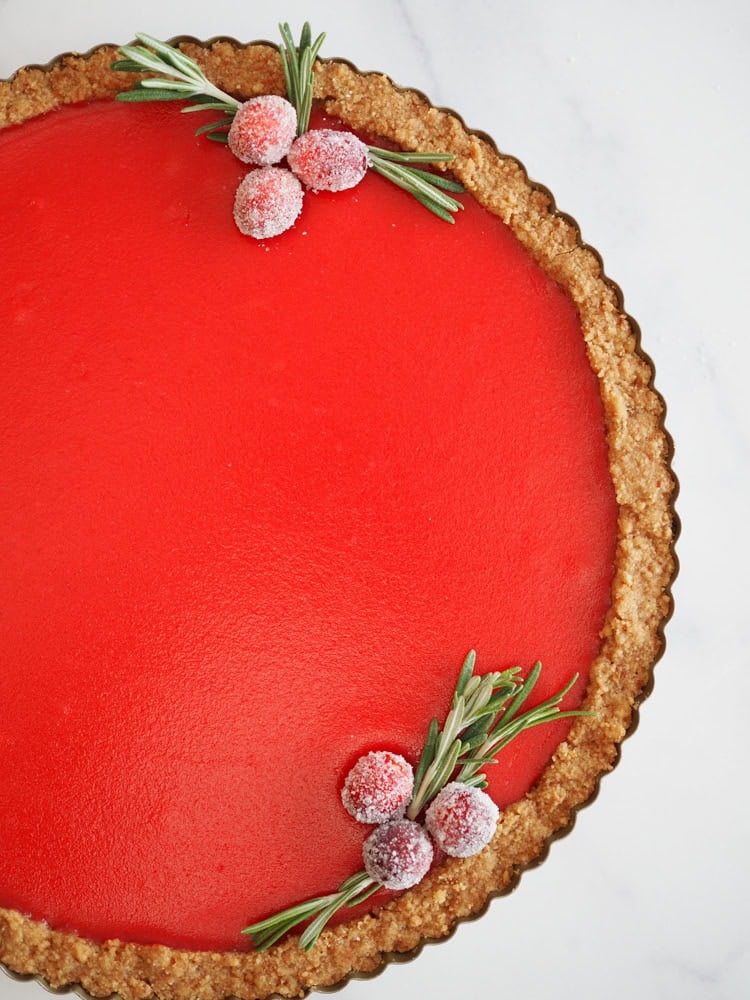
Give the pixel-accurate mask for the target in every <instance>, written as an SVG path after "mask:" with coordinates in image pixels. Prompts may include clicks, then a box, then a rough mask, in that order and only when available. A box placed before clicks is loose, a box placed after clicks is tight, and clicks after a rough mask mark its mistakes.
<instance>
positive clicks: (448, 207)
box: [370, 157, 463, 222]
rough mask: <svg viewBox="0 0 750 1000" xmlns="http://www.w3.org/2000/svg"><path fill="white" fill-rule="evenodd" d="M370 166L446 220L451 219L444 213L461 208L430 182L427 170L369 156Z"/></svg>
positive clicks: (459, 203) (457, 202) (459, 204)
mask: <svg viewBox="0 0 750 1000" xmlns="http://www.w3.org/2000/svg"><path fill="white" fill-rule="evenodd" d="M370 166H371V167H372V169H373V170H375V171H376V172H377V173H379V174H381V175H382V176H383V177H386V178H387V179H388V180H389V181H391V182H392V183H393V184H396V185H397V186H398V187H400V188H403V189H404V190H405V191H408V192H409V194H411V195H413V196H414V197H415V198H416V199H417V201H419V202H420V203H421V204H422V205H424V206H425V208H429V209H430V211H432V212H434V213H435V214H436V215H439V216H440V218H442V219H445V220H446V221H451V222H452V221H453V220H452V219H451V218H449V217H447V216H446V213H448V212H456V211H458V210H459V209H462V208H463V205H462V204H461V202H460V201H456V200H455V199H454V198H451V197H449V196H448V195H447V194H443V192H442V191H440V190H438V189H437V188H435V187H434V186H432V185H431V184H430V177H432V176H433V175H432V174H430V173H429V172H428V171H425V170H417V169H416V168H415V167H407V166H405V165H404V164H401V163H392V162H390V161H385V160H379V159H378V158H377V157H371V158H370Z"/></svg>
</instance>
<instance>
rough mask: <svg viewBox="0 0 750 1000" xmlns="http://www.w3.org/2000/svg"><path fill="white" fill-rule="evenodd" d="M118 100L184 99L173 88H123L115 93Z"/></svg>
mask: <svg viewBox="0 0 750 1000" xmlns="http://www.w3.org/2000/svg"><path fill="white" fill-rule="evenodd" d="M115 99H116V100H118V101H130V102H134V103H135V102H137V101H184V100H185V94H180V93H178V92H176V91H174V90H155V89H154V90H140V89H135V88H133V90H123V91H122V92H121V93H119V94H117V95H116V98H115Z"/></svg>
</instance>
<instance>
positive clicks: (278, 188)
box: [234, 167, 303, 240]
mask: <svg viewBox="0 0 750 1000" xmlns="http://www.w3.org/2000/svg"><path fill="white" fill-rule="evenodd" d="M302 198H303V191H302V185H301V184H300V182H299V181H298V180H297V178H296V177H295V176H294V174H292V173H290V171H288V170H284V169H282V168H281V167H260V168H259V169H258V170H251V171H250V173H249V174H248V175H247V176H246V177H245V178H244V179H243V180H242V181H241V182H240V186H239V187H238V188H237V193H236V195H235V197H234V221H235V222H236V223H237V228H238V229H239V230H240V232H241V233H244V234H245V236H253V237H254V238H255V239H256V240H264V239H269V238H270V237H271V236H278V235H279V233H283V232H284V231H285V230H286V229H289V228H290V226H292V225H294V220H295V219H296V218H297V216H298V215H299V213H300V212H301V211H302Z"/></svg>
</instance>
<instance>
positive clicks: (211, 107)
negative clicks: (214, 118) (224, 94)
mask: <svg viewBox="0 0 750 1000" xmlns="http://www.w3.org/2000/svg"><path fill="white" fill-rule="evenodd" d="M194 100H195V104H190V105H188V107H186V108H180V110H181V111H182V113H183V114H190V113H191V112H193V111H226V112H227V114H229V112H230V111H231V112H232V117H234V111H235V109H234V108H232V107H230V105H228V104H225V103H224V101H216V100H214V99H213V98H212V97H205V96H199V97H195V98H194Z"/></svg>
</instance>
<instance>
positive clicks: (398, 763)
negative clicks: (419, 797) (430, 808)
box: [341, 750, 414, 823]
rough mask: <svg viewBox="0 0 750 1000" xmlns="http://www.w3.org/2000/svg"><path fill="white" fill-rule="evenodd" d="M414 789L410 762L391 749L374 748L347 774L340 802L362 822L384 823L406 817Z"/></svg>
mask: <svg viewBox="0 0 750 1000" xmlns="http://www.w3.org/2000/svg"><path fill="white" fill-rule="evenodd" d="M413 791H414V771H413V770H412V766H411V764H410V763H409V762H408V761H406V760H404V758H403V757H401V756H400V755H399V754H397V753H391V752H390V751H389V750H373V751H372V752H371V753H368V754H365V756H364V757H360V758H359V760H358V761H357V763H356V764H355V765H354V767H353V768H352V769H351V771H349V773H348V774H347V776H346V780H345V781H344V787H343V788H342V789H341V801H342V802H343V803H344V808H345V809H346V811H347V812H348V813H349V815H350V816H353V817H354V818H355V819H356V820H359V822H360V823H384V822H385V821H386V820H389V819H398V818H400V817H401V816H403V814H404V811H405V809H406V807H407V805H408V804H409V800H410V799H411V796H412V792H413Z"/></svg>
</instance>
